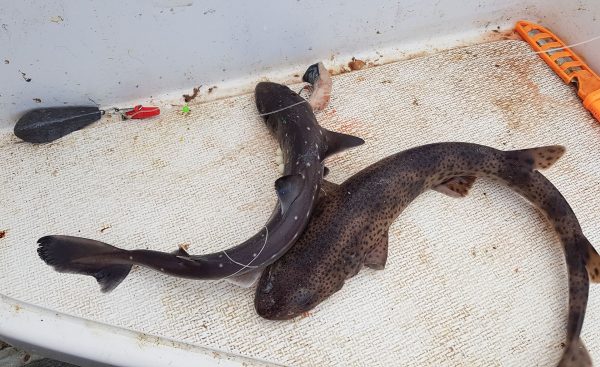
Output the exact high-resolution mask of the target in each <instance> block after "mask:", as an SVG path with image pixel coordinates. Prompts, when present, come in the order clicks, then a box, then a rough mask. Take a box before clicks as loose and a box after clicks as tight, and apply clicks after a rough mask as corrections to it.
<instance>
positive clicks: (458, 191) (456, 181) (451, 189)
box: [433, 176, 477, 198]
mask: <svg viewBox="0 0 600 367" xmlns="http://www.w3.org/2000/svg"><path fill="white" fill-rule="evenodd" d="M476 179H477V177H475V176H462V177H453V178H451V179H449V180H448V181H445V182H443V183H442V184H440V185H438V186H436V187H434V188H433V190H435V191H437V192H441V193H442V194H446V195H448V196H450V197H453V198H462V197H465V196H467V194H468V193H469V190H470V189H471V187H473V183H474V182H475V180H476Z"/></svg>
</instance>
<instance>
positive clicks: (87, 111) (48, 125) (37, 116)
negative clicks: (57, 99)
mask: <svg viewBox="0 0 600 367" xmlns="http://www.w3.org/2000/svg"><path fill="white" fill-rule="evenodd" d="M101 117H102V111H100V109H99V108H98V107H96V106H74V107H50V108H39V109H35V110H31V111H29V112H27V113H25V114H24V115H23V116H22V117H21V118H20V119H19V121H17V124H16V125H15V130H14V131H15V135H16V136H18V137H19V138H21V139H23V140H25V141H27V142H29V143H49V142H51V141H54V140H56V139H58V138H62V137H63V136H65V135H67V134H70V133H72V132H73V131H77V130H80V129H83V128H84V127H86V126H88V125H89V124H91V123H92V122H95V121H98V120H100V118H101Z"/></svg>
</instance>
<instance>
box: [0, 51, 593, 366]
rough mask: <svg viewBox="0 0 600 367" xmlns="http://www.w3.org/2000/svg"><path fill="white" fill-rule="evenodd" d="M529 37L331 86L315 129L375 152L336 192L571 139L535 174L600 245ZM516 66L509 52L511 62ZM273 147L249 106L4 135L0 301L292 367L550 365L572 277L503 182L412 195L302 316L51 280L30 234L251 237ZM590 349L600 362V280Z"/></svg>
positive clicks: (155, 283) (137, 284) (239, 300)
mask: <svg viewBox="0 0 600 367" xmlns="http://www.w3.org/2000/svg"><path fill="white" fill-rule="evenodd" d="M528 52H530V49H529V47H528V46H527V45H526V44H525V43H523V42H520V41H501V42H496V43H490V44H483V45H478V46H473V47H468V48H464V49H459V50H453V51H449V52H444V53H440V54H437V55H434V56H431V57H424V58H419V59H413V60H410V61H404V62H398V63H393V64H388V65H384V66H378V67H373V68H369V69H365V70H362V71H358V72H352V73H348V74H343V75H339V76H336V77H334V88H333V97H332V101H331V105H330V107H329V108H328V109H327V110H326V111H324V112H321V113H319V114H317V119H318V120H319V122H320V123H321V124H322V125H323V126H325V127H327V128H329V129H331V130H336V131H343V132H346V133H351V134H355V135H358V136H361V137H363V138H364V139H365V140H366V144H365V145H363V146H361V147H360V148H357V149H353V150H351V151H348V152H345V153H343V154H340V155H338V156H336V157H334V158H332V159H330V160H329V161H328V163H327V165H328V167H329V168H330V169H331V174H330V176H329V177H328V178H329V179H330V180H332V181H334V182H338V183H339V182H341V181H343V180H344V179H345V178H347V177H349V176H350V175H352V174H353V173H354V172H356V171H358V170H359V169H361V168H363V167H365V166H367V165H368V164H370V163H372V162H375V161H376V160H378V159H380V158H383V157H385V156H387V155H389V154H391V153H395V152H398V151H401V150H404V149H407V148H410V147H413V146H416V145H422V144H426V143H431V142H439V141H468V142H475V143H480V144H485V145H490V146H492V147H496V148H499V149H521V148H526V147H533V146H538V145H547V144H563V145H565V146H566V147H567V153H566V155H565V156H564V157H563V158H562V159H561V160H560V161H559V162H558V163H557V164H556V165H555V166H554V167H552V168H551V169H549V170H547V171H545V172H544V173H545V174H546V175H547V177H548V178H549V179H550V180H551V181H552V182H553V183H554V184H555V185H556V186H557V187H558V188H559V189H560V191H561V192H562V193H563V195H564V196H565V197H566V199H567V200H568V201H569V203H570V204H571V206H572V207H573V209H574V211H575V213H576V214H577V216H578V217H579V220H580V222H581V225H582V227H583V230H584V233H585V234H586V235H587V237H588V238H589V239H590V241H591V242H592V243H593V244H595V245H596V246H598V248H600V215H599V214H598V213H599V212H600V195H598V194H599V193H600V185H599V184H600V150H599V146H600V124H598V123H597V122H595V121H594V120H593V119H592V118H591V117H590V115H588V113H587V112H586V111H585V110H584V109H583V108H582V106H581V102H580V101H579V99H578V98H577V96H576V95H575V93H574V90H573V89H572V88H571V87H569V86H566V85H564V84H563V83H562V81H561V80H560V79H559V78H558V77H557V76H556V75H554V74H553V73H552V71H551V70H550V69H549V68H548V67H547V66H546V65H545V64H544V63H543V62H542V61H541V60H540V59H539V58H538V57H537V56H528V57H517V56H514V55H520V54H524V53H528ZM511 55H513V56H514V57H513V56H511ZM275 149H276V142H275V141H274V139H273V138H272V137H271V136H270V135H268V133H267V129H266V128H265V127H264V124H263V122H262V119H261V118H259V117H258V116H257V113H256V108H255V106H254V99H253V96H252V95H245V96H239V97H234V98H229V99H225V100H220V101H214V102H210V103H204V104H197V105H194V106H192V113H191V115H189V116H181V115H178V114H177V113H176V112H174V111H167V112H165V113H164V114H163V115H162V116H161V117H160V118H158V119H153V120H148V121H145V122H133V121H130V122H120V121H117V120H116V119H115V120H108V121H107V120H105V121H103V122H101V123H99V124H96V125H94V126H92V127H90V128H88V129H85V130H83V131H80V132H77V133H74V134H71V135H69V136H67V137H65V138H63V139H61V140H59V141H57V142H55V143H52V144H47V145H30V144H25V143H19V142H18V139H17V138H15V137H14V136H12V132H11V131H6V130H5V131H2V132H1V134H0V172H1V175H0V231H2V230H5V231H6V235H5V237H4V238H2V239H0V293H2V294H6V295H8V296H11V297H15V298H17V299H20V300H23V301H27V302H32V303H34V304H37V305H40V306H44V307H49V308H51V309H55V310H57V311H61V312H66V313H69V314H73V315H77V316H81V317H84V318H87V319H92V320H97V321H101V322H104V323H108V324H112V325H117V326H121V327H126V328H131V329H134V330H137V331H141V332H145V333H149V334H154V335H159V336H164V337H168V338H173V339H176V340H179V341H183V342H188V343H192V344H197V345H202V346H207V347H212V348H217V349H220V350H224V351H229V352H233V353H239V354H242V355H246V356H249V357H255V358H260V359H264V360H268V361H272V362H275V363H281V364H287V365H300V366H318V365H336V364H337V365H356V366H358V365H366V364H368V365H373V366H376V365H377V366H389V365H403V366H455V365H466V366H500V365H502V366H524V365H539V366H550V365H553V364H554V363H556V361H557V359H558V358H559V356H560V354H561V350H562V347H561V342H562V341H563V340H564V335H565V323H566V305H567V278H566V266H565V261H564V257H563V253H562V248H561V246H560V243H559V242H558V239H557V238H556V236H555V235H554V233H553V231H552V229H551V228H550V227H549V226H548V225H547V223H546V222H545V221H544V220H543V218H542V216H541V215H540V214H538V212H537V211H536V210H534V209H533V208H532V207H531V206H530V205H528V204H527V203H526V202H525V201H524V200H523V199H522V198H520V197H519V196H518V195H516V194H515V193H513V192H511V191H510V190H509V189H506V188H504V187H499V186H498V185H496V184H493V183H490V182H488V181H485V180H479V181H478V182H476V184H475V187H474V188H473V190H472V192H471V194H470V195H469V196H468V197H466V198H464V199H452V198H449V197H447V196H444V195H442V194H439V193H436V192H427V193H425V194H424V195H422V196H421V197H419V198H417V200H415V202H414V203H413V204H411V206H410V207H409V208H408V209H407V210H406V211H405V212H404V213H403V214H402V215H401V216H400V217H399V219H398V220H397V221H396V222H395V223H394V224H393V226H392V228H391V230H390V255H389V260H388V264H387V267H386V269H385V270H384V271H373V270H367V269H365V270H363V271H361V273H359V275H357V276H356V277H355V278H353V279H351V280H349V281H348V282H347V283H346V285H345V286H344V288H343V289H342V290H341V291H340V292H338V293H337V294H335V295H334V296H333V297H331V298H330V299H328V300H327V301H326V302H324V303H323V304H321V305H320V306H319V307H317V309H316V310H315V311H314V312H312V313H311V314H310V315H309V316H308V317H305V318H301V319H297V320H293V321H284V322H273V321H265V320H262V319H260V318H259V317H258V316H257V315H256V314H255V312H254V308H253V294H254V290H247V289H241V288H238V287H236V286H233V285H230V284H228V283H226V282H214V281H213V282H206V281H191V280H183V279H177V278H172V277H166V276H163V275H161V274H158V273H155V272H152V271H149V270H146V269H141V268H135V269H134V271H132V273H131V274H130V276H129V277H128V278H127V279H126V280H125V281H124V282H123V283H122V284H121V285H120V286H119V287H118V288H117V289H116V290H115V291H113V292H112V293H109V294H101V293H100V292H99V288H98V286H97V285H96V283H95V281H94V279H93V278H91V277H83V276H74V275H66V274H58V273H55V272H54V271H53V270H52V269H51V268H49V267H47V266H46V265H44V263H43V262H42V261H41V260H39V258H38V257H37V254H36V240H37V238H39V237H41V236H43V235H46V234H70V235H79V236H84V237H90V238H94V239H98V240H102V241H105V242H108V243H111V244H114V245H117V246H121V247H125V248H140V247H141V248H150V249H154V250H162V251H172V250H174V249H176V248H177V246H178V245H179V244H183V243H187V244H190V248H189V251H190V252H191V253H205V252H209V251H215V250H219V249H225V248H227V247H229V246H231V245H233V244H237V243H239V242H241V241H242V240H244V239H246V238H247V237H248V236H250V235H251V234H253V233H254V232H255V231H256V230H257V229H259V228H260V227H261V226H262V224H263V223H264V222H265V221H266V220H267V218H268V216H269V214H270V212H271V210H272V208H273V206H274V205H275V200H276V199H275V193H274V190H273V182H274V181H275V179H276V178H277V177H278V173H277V166H276V165H275V163H274V155H275ZM583 339H584V341H585V342H586V344H587V346H588V349H589V350H590V351H591V354H592V357H593V358H594V360H595V361H596V363H600V285H592V287H591V292H590V302H589V306H588V314H587V317H586V321H585V324H584V330H583Z"/></svg>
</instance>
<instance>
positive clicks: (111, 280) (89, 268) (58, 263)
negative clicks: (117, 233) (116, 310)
mask: <svg viewBox="0 0 600 367" xmlns="http://www.w3.org/2000/svg"><path fill="white" fill-rule="evenodd" d="M37 252H38V255H39V256H40V258H41V259H42V260H44V262H45V263H46V264H48V265H50V266H52V267H53V268H54V270H56V271H58V272H60V273H72V274H82V275H90V276H93V277H94V278H96V281H98V284H100V290H101V291H102V292H110V291H111V290H113V289H115V288H116V287H117V286H118V285H119V284H120V283H121V282H122V281H123V279H125V277H127V275H128V274H129V271H130V270H131V264H107V263H106V262H104V261H102V260H100V259H98V260H97V261H95V260H94V257H95V256H102V255H108V254H115V253H117V252H125V250H121V249H118V248H116V247H114V246H111V245H109V244H106V243H104V242H100V241H94V240H90V239H87V238H81V237H71V236H45V237H42V238H40V239H39V240H38V249H37ZM84 258H85V261H81V259H84Z"/></svg>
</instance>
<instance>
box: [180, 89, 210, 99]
mask: <svg viewBox="0 0 600 367" xmlns="http://www.w3.org/2000/svg"><path fill="white" fill-rule="evenodd" d="M201 87H202V86H201V85H200V86H198V87H196V88H194V89H193V90H192V94H191V95H190V94H184V95H183V100H184V101H185V103H188V102H190V101H193V100H194V99H196V97H198V93H199V92H200V88H201ZM209 93H210V90H209Z"/></svg>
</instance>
